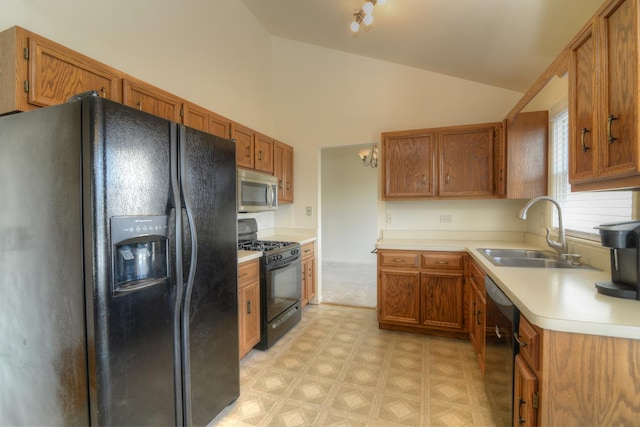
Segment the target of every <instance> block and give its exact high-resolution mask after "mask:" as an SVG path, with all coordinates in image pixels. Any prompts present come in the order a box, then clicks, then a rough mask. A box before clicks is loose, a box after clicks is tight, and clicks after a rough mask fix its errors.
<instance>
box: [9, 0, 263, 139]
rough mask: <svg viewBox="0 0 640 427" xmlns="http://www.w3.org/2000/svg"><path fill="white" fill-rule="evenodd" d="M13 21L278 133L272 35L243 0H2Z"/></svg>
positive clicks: (248, 124) (255, 126)
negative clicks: (272, 88)
mask: <svg viewBox="0 0 640 427" xmlns="http://www.w3.org/2000/svg"><path fill="white" fill-rule="evenodd" d="M13 25H19V26H21V27H24V28H26V29H28V30H30V31H33V32H35V33H37V34H40V35H42V36H44V37H47V38H49V39H51V40H53V41H55V42H58V43H60V44H63V45H65V46H68V47H70V48H72V49H74V50H76V51H78V52H81V53H84V54H85V55H87V56H90V57H92V58H95V59H97V60H99V61H101V62H104V63H106V64H108V65H110V66H112V67H115V68H117V69H119V70H121V71H124V72H126V73H128V74H131V75H133V76H135V77H138V78H140V79H142V80H144V81H147V82H149V83H151V84H154V85H156V86H159V87H161V88H162V89H165V90H167V91H169V92H172V93H175V94H176V95H179V96H181V97H183V98H186V99H188V100H190V101H193V102H195V103H196V104H199V105H202V106H204V107H207V108H210V109H211V110H213V111H216V112H218V113H220V114H222V115H224V116H227V117H229V118H231V119H233V120H236V121H239V122H240V123H243V124H245V125H247V126H250V127H252V128H254V129H257V130H260V131H261V132H263V133H266V134H268V135H271V134H272V133H273V114H272V102H273V96H272V91H271V81H272V79H271V69H272V67H271V37H270V35H269V34H268V33H267V31H266V30H265V29H264V28H263V27H262V26H261V25H260V24H259V23H258V22H257V21H256V20H255V18H254V17H253V15H251V14H250V13H249V11H248V10H247V9H246V8H245V7H244V5H243V4H242V3H241V2H240V1H238V0H215V1H208V0H189V1H185V2H183V1H175V0H133V1H129V0H109V1H86V0H55V1H50V0H28V1H15V0H0V30H4V29H5V28H9V27H11V26H13Z"/></svg>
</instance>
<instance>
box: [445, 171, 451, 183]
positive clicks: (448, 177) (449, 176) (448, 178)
mask: <svg viewBox="0 0 640 427" xmlns="http://www.w3.org/2000/svg"><path fill="white" fill-rule="evenodd" d="M444 181H445V182H446V183H447V184H448V183H449V182H450V181H451V175H450V174H449V173H448V172H447V176H446V177H445V179H444Z"/></svg>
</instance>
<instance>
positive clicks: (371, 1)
mask: <svg viewBox="0 0 640 427" xmlns="http://www.w3.org/2000/svg"><path fill="white" fill-rule="evenodd" d="M386 2H387V0H368V1H366V2H365V3H364V5H362V8H361V9H360V10H359V11H357V12H356V13H354V14H353V22H351V26H350V28H351V31H353V32H354V33H357V32H358V31H359V30H360V24H361V23H364V25H366V26H369V25H371V24H372V23H373V9H374V7H375V6H376V5H378V4H380V5H383V4H385V3H386Z"/></svg>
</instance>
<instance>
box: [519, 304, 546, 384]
mask: <svg viewBox="0 0 640 427" xmlns="http://www.w3.org/2000/svg"><path fill="white" fill-rule="evenodd" d="M541 335H542V331H541V330H539V329H538V328H536V327H534V326H533V325H532V324H531V323H529V321H528V320H527V319H526V318H525V317H524V316H520V326H519V327H518V336H517V337H516V338H517V341H518V344H519V345H520V354H521V355H522V357H523V358H524V360H526V362H527V363H528V364H529V366H530V367H531V368H532V369H533V370H535V371H538V370H539V369H540V340H541Z"/></svg>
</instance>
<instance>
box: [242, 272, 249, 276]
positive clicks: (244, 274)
mask: <svg viewBox="0 0 640 427" xmlns="http://www.w3.org/2000/svg"><path fill="white" fill-rule="evenodd" d="M248 275H249V273H247V272H246V271H245V272H244V273H242V274H241V275H240V277H244V276H248Z"/></svg>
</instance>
